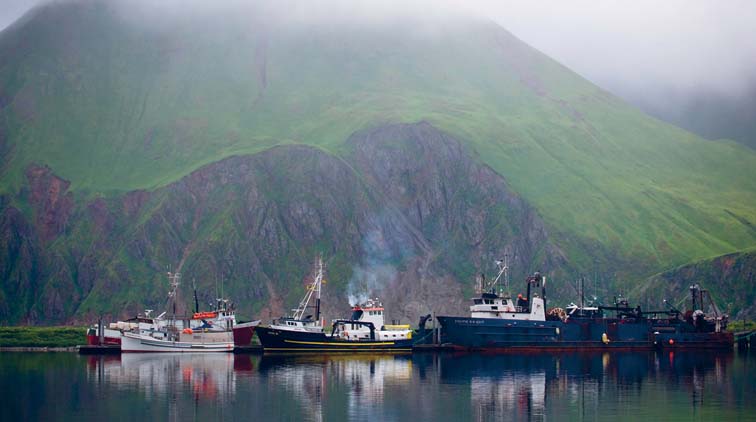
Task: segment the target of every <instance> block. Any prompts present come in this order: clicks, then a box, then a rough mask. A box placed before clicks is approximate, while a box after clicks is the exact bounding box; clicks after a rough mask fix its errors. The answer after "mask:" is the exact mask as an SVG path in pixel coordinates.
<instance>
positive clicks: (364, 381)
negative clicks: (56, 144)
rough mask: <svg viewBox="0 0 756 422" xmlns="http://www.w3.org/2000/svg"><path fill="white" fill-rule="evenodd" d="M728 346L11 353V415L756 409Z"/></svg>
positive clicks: (528, 415) (745, 371)
mask: <svg viewBox="0 0 756 422" xmlns="http://www.w3.org/2000/svg"><path fill="white" fill-rule="evenodd" d="M755 380H756V356H755V355H754V354H748V353H738V352H726V353H711V352H685V353H681V352H649V353H646V352H643V353H592V354H579V353H564V354H535V355H533V354H530V355H517V354H507V355H484V354H454V353H421V354H415V355H360V356H350V355H332V356H323V355H318V356H253V355H233V354H224V353H219V354H184V355H173V354H165V355H163V354H124V355H120V356H118V355H116V356H80V355H77V354H74V353H0V397H2V406H0V420H2V421H15V420H25V421H33V420H45V421H52V420H67V421H102V420H128V421H157V420H172V421H192V420H203V421H215V420H219V421H220V420H223V421H225V420H245V421H274V420H290V421H340V420H353V421H383V420H386V421H446V420H449V421H467V420H472V421H484V420H543V421H546V420H562V421H566V420H570V421H572V420H612V421H621V420H645V421H651V420H680V421H690V420H720V421H725V420H756V399H755V398H756V382H754V381H755Z"/></svg>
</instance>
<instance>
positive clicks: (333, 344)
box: [255, 327, 413, 353]
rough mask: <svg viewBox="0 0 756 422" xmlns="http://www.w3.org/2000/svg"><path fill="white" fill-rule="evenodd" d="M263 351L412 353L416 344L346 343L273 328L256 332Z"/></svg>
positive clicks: (387, 342)
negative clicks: (413, 345)
mask: <svg viewBox="0 0 756 422" xmlns="http://www.w3.org/2000/svg"><path fill="white" fill-rule="evenodd" d="M255 332H256V333H257V336H258V338H259V339H260V343H261V344H262V346H263V351H264V352H266V353H269V352H349V353H354V352H369V353H376V352H389V353H405V352H412V344H413V341H412V340H411V339H402V340H360V341H353V340H343V339H339V338H335V337H331V336H329V335H328V334H326V333H324V332H319V333H314V332H302V331H287V330H279V329H275V328H270V327H257V328H256V329H255Z"/></svg>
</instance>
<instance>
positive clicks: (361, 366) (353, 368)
mask: <svg viewBox="0 0 756 422" xmlns="http://www.w3.org/2000/svg"><path fill="white" fill-rule="evenodd" d="M238 358H240V359H244V358H243V357H238ZM260 372H261V374H263V375H264V376H265V377H266V378H267V380H268V381H269V382H271V383H273V384H275V385H278V386H280V387H281V388H283V389H285V390H286V392H287V393H289V394H290V395H291V397H294V398H295V399H296V400H297V401H299V403H300V404H301V405H302V406H304V407H306V408H309V409H312V410H313V412H312V413H311V414H310V415H308V417H307V419H308V420H317V421H320V420H323V419H325V414H326V413H327V412H326V411H325V409H324V408H323V406H322V403H323V402H324V401H325V400H327V399H328V398H329V397H328V396H329V394H341V393H342V390H346V391H343V392H345V393H346V394H345V396H346V397H345V398H346V407H345V409H344V411H345V413H346V414H347V415H348V416H349V417H350V418H356V417H357V416H358V415H361V416H362V417H368V418H369V417H381V416H382V414H383V413H382V412H383V406H384V405H385V388H386V386H387V385H409V384H410V381H411V378H412V360H411V359H410V357H409V356H391V355H388V356H387V355H367V356H366V355H360V356H348V355H335V356H328V355H319V356H263V357H262V359H261V361H260ZM329 390H334V391H333V392H330V391H329Z"/></svg>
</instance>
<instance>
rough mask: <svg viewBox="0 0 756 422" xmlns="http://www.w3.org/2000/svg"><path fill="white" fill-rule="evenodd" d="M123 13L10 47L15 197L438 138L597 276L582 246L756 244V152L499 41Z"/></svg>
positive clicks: (61, 10) (490, 30) (689, 252)
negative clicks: (406, 129) (371, 139)
mask: <svg viewBox="0 0 756 422" xmlns="http://www.w3.org/2000/svg"><path fill="white" fill-rule="evenodd" d="M292 4H295V5H299V6H301V3H297V2H292ZM123 6H125V2H124V3H119V2H96V1H95V2H82V3H73V4H69V3H64V4H55V5H50V6H46V7H44V8H41V9H38V10H35V11H33V12H32V13H31V14H30V15H29V16H27V17H26V18H24V20H23V21H22V22H19V23H18V24H16V25H14V26H12V27H10V28H8V29H6V30H5V31H3V32H2V33H0V143H2V140H3V139H4V140H5V141H4V143H5V149H6V150H9V151H10V152H9V153H7V154H6V155H5V157H4V160H3V168H2V182H1V183H0V189H1V191H2V192H5V193H12V194H13V193H15V192H17V191H18V190H19V189H20V188H21V186H22V185H23V184H24V177H23V174H24V170H25V168H26V167H27V166H28V165H29V164H30V163H32V162H38V163H45V164H48V165H49V166H50V167H51V168H52V169H53V171H54V172H55V173H56V174H58V175H59V176H61V177H63V178H64V179H67V180H70V181H71V182H72V186H71V187H72V189H73V190H74V191H75V192H77V193H78V194H80V195H89V196H92V195H95V194H98V193H102V194H106V195H108V194H111V193H115V192H124V191H130V190H135V189H153V188H155V187H158V186H163V185H165V184H167V183H169V182H171V181H175V180H177V179H178V178H180V177H181V176H183V175H186V174H188V173H189V172H190V171H192V170H194V169H197V168H199V167H200V166H202V165H204V164H207V163H210V162H214V161H217V160H219V159H221V158H223V157H227V156H229V155H233V154H239V153H252V152H257V151H261V150H263V149H266V148H269V147H271V146H272V145H275V144H279V143H288V142H297V143H306V144H311V145H316V146H319V147H321V148H323V149H326V150H328V151H331V152H333V153H336V154H344V153H346V152H345V147H344V142H345V141H346V139H347V138H348V136H349V135H350V134H351V133H353V132H355V131H357V130H359V129H363V128H365V127H371V126H375V125H378V124H380V123H383V122H416V121H420V120H427V121H429V122H430V123H432V124H433V125H434V126H436V127H438V128H440V129H443V130H445V131H447V132H449V133H451V134H452V135H454V136H456V137H457V138H459V139H461V140H463V141H465V142H467V144H468V147H470V148H471V149H473V150H474V151H476V152H477V154H478V156H479V157H480V159H481V160H483V161H484V162H485V163H486V164H488V165H490V166H491V167H492V168H493V169H494V170H496V171H497V172H499V173H500V174H502V175H504V176H505V177H506V178H507V179H508V180H509V182H510V183H511V185H512V186H513V187H514V189H515V190H516V191H517V192H519V193H520V194H521V195H522V196H523V197H524V198H525V199H527V200H528V201H529V202H530V203H532V204H533V205H535V207H536V208H537V210H538V211H539V213H540V214H541V215H542V216H543V218H544V219H545V221H546V222H547V223H548V224H549V225H550V226H551V227H552V228H553V231H554V232H558V233H560V236H561V237H562V238H563V239H562V243H563V245H564V247H565V249H567V250H568V252H569V253H570V254H571V256H572V257H573V259H575V260H581V261H582V262H584V264H585V266H588V267H589V266H590V265H591V257H590V255H589V254H587V253H586V251H585V250H584V249H583V248H582V247H581V246H579V245H578V243H575V241H574V239H584V240H587V241H589V242H595V244H597V245H599V247H602V248H607V249H609V250H612V251H616V253H617V254H619V255H622V256H625V257H631V258H636V259H637V260H638V267H637V268H639V269H640V271H641V272H646V273H653V272H655V271H659V270H661V269H663V268H667V267H670V266H673V265H678V264H681V263H684V262H688V261H691V260H694V259H700V258H703V257H707V256H714V255H721V254H724V253H728V252H733V251H736V250H740V249H744V248H747V247H751V246H753V245H754V244H756V231H755V230H754V228H753V227H754V224H756V152H754V151H753V150H751V149H748V148H745V147H743V146H739V145H737V144H734V143H722V142H708V141H704V140H702V139H700V138H698V137H696V136H694V135H692V134H690V133H687V132H685V131H683V130H680V129H677V128H675V127H672V126H670V125H667V124H664V123H662V122H660V121H658V120H655V119H653V118H650V117H648V116H647V115H644V114H642V113H641V112H639V111H638V110H636V109H634V108H632V107H629V106H627V105H626V104H624V103H622V102H621V101H619V100H618V99H616V98H615V97H613V96H611V95H609V94H607V93H606V92H603V91H601V90H599V89H598V88H597V87H595V86H593V85H591V84H590V83H588V82H587V81H585V80H583V79H581V78H580V77H579V76H577V75H576V74H574V73H572V72H570V71H569V70H568V69H566V68H564V67H563V66H561V65H559V64H558V63H556V62H554V61H552V60H550V59H549V58H548V57H545V56H544V55H542V54H540V53H539V52H537V51H535V50H533V49H532V48H530V47H528V46H527V45H525V44H524V43H522V42H520V41H519V40H517V39H516V38H514V37H513V36H511V35H510V34H509V33H508V32H506V31H505V30H504V29H502V28H499V27H497V26H496V25H494V24H492V23H489V22H481V21H476V20H470V19H466V18H459V19H449V18H443V19H442V18H427V19H426V18H422V19H420V18H400V17H395V18H390V19H389V18H387V19H384V20H381V21H380V22H375V21H366V20H365V17H364V16H354V17H353V18H352V19H342V20H340V21H339V22H335V23H334V22H328V21H322V20H319V19H317V18H316V19H313V20H304V21H303V20H300V19H296V18H295V17H296V16H298V15H295V14H294V15H292V16H294V17H291V16H289V15H288V14H287V13H284V12H285V8H286V7H288V6H291V4H288V6H280V7H278V6H272V5H268V6H266V7H262V6H260V7H257V8H240V9H239V10H232V8H231V9H221V11H218V12H217V13H210V14H205V15H203V16H202V18H200V17H193V16H191V15H189V14H187V15H181V14H177V15H174V14H171V13H169V12H166V11H162V12H161V11H152V12H150V11H145V10H141V9H139V8H137V9H139V10H141V12H139V11H132V10H130V8H128V7H123ZM140 13H143V14H140ZM161 13H163V15H161ZM0 147H2V145H0ZM2 149H3V148H0V150H2Z"/></svg>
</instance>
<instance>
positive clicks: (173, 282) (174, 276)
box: [168, 271, 181, 326]
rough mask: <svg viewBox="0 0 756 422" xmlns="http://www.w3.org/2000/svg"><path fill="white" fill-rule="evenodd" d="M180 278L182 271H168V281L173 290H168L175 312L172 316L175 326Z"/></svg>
mask: <svg viewBox="0 0 756 422" xmlns="http://www.w3.org/2000/svg"><path fill="white" fill-rule="evenodd" d="M180 278H181V273H172V272H170V271H168V281H169V283H170V287H171V290H170V291H169V292H168V300H169V302H170V304H171V310H172V312H173V317H172V318H171V324H172V325H173V326H175V325H176V293H177V291H178V285H179V279H180Z"/></svg>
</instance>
